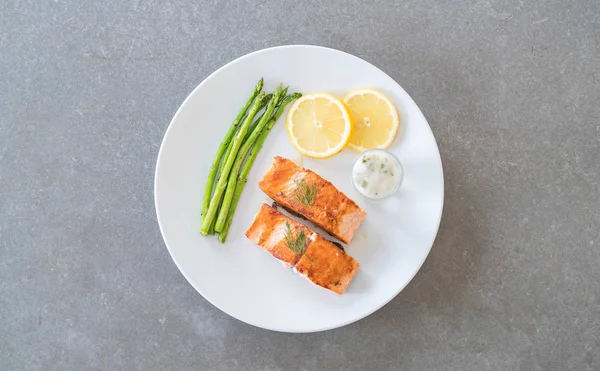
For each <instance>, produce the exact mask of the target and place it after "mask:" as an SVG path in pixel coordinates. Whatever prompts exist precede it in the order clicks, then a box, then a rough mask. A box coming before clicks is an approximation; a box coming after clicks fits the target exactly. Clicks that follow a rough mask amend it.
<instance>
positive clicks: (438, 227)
mask: <svg viewBox="0 0 600 371" xmlns="http://www.w3.org/2000/svg"><path fill="white" fill-rule="evenodd" d="M295 48H311V49H321V50H326V51H330V52H331V51H333V52H337V53H342V54H345V55H346V56H348V57H351V58H355V59H358V60H360V61H362V62H364V63H367V64H368V65H370V66H371V67H373V68H375V69H376V70H377V71H379V72H381V73H382V74H384V75H385V76H386V77H388V78H389V79H390V80H391V81H393V83H394V84H395V85H396V87H397V88H399V89H400V90H401V91H403V92H404V93H405V94H406V95H407V96H408V97H409V98H410V99H411V100H412V102H413V103H414V104H415V106H416V108H417V110H418V112H419V113H420V114H421V116H422V117H423V119H424V120H425V123H426V124H427V129H428V130H429V133H430V134H431V137H432V138H433V141H434V144H435V150H436V153H437V162H438V164H439V166H440V169H441V189H440V191H441V207H440V210H439V215H438V217H437V225H436V228H435V233H434V234H433V238H432V240H431V242H430V243H429V244H428V245H429V247H428V249H427V254H425V255H424V258H423V259H422V261H421V262H420V263H419V265H418V266H417V267H416V269H415V271H414V272H413V273H412V275H411V276H410V279H408V280H407V281H406V283H405V284H404V285H402V286H400V287H399V289H398V290H397V291H396V292H395V293H394V294H393V295H391V296H390V297H389V298H387V299H386V300H383V301H382V302H381V303H380V304H379V305H377V306H375V307H373V308H372V309H371V310H369V311H366V312H365V313H363V314H361V315H359V316H357V317H354V318H353V319H349V320H346V321H344V322H340V323H336V324H333V325H329V326H322V327H320V328H315V329H311V330H293V329H287V330H286V329H282V328H275V327H269V326H264V325H259V324H257V323H253V322H251V321H247V320H242V319H240V318H237V317H236V316H234V315H233V314H231V313H229V311H227V310H225V309H223V308H222V307H221V306H219V305H217V304H216V303H215V302H213V301H212V300H211V299H209V298H207V297H206V296H205V295H204V294H203V293H202V290H201V289H199V288H198V287H196V285H195V284H194V283H193V282H192V281H191V280H190V279H189V278H188V276H187V275H186V274H185V272H184V270H183V269H182V268H181V266H180V263H179V262H178V260H177V258H176V257H175V256H174V254H173V251H172V249H171V248H170V247H169V244H168V242H167V239H166V238H165V235H164V231H163V226H162V223H161V217H160V214H159V211H158V197H157V192H156V189H157V179H158V172H159V165H160V162H161V157H162V154H163V150H164V145H165V142H166V139H167V137H168V136H169V132H170V130H171V129H172V127H173V123H174V122H175V121H176V120H177V118H178V117H179V115H180V114H181V111H182V109H183V108H184V107H185V106H186V104H187V103H188V101H189V100H190V99H191V97H192V96H194V94H195V93H196V91H197V90H199V89H201V88H202V87H203V86H204V84H206V83H207V82H208V81H209V80H210V79H211V78H213V77H214V75H216V74H217V73H218V72H219V71H221V70H223V69H225V68H227V67H230V66H232V65H234V64H236V63H239V62H241V61H242V60H244V59H246V58H249V57H251V56H253V55H256V54H260V53H266V52H269V51H272V50H278V49H295ZM153 183H154V184H153V193H154V209H155V213H156V219H157V222H158V228H159V230H160V234H161V237H162V240H163V243H164V244H165V247H166V248H167V251H168V252H169V255H170V256H171V259H172V260H173V262H174V263H175V266H176V267H177V269H178V270H179V272H180V273H181V274H182V275H183V277H184V278H185V279H186V281H187V282H188V283H189V284H190V285H191V286H192V287H193V288H194V290H196V292H198V293H199V294H200V295H201V296H202V297H203V298H204V299H205V300H206V301H208V302H209V303H210V304H212V305H213V306H214V307H215V308H217V309H219V310H220V311H222V312H223V313H225V314H227V315H228V316H230V317H231V318H235V319H236V320H238V321H240V322H243V323H246V324H249V325H251V326H254V327H257V328H261V329H265V330H269V331H275V332H282V333H299V334H301V333H316V332H323V331H328V330H333V329H337V328H341V327H345V326H347V325H349V324H352V323H354V322H358V321H360V320H362V319H364V318H366V317H368V316H370V315H371V314H373V313H375V312H377V311H378V310H380V309H381V308H383V307H384V306H385V305H387V304H389V302H391V301H392V300H393V299H394V298H396V297H397V296H398V295H399V294H400V293H401V292H402V291H403V290H404V289H405V288H406V287H407V286H408V284H409V283H410V282H412V280H413V279H414V278H415V276H416V275H417V273H418V272H419V271H420V270H421V268H422V267H423V265H424V264H425V261H426V260H427V257H429V254H430V253H431V249H432V248H433V245H434V244H435V240H436V239H437V236H438V233H439V229H440V225H441V221H442V216H443V212H444V204H445V193H446V192H445V177H444V166H443V162H442V156H441V153H440V149H439V146H438V142H437V140H436V138H435V135H434V134H433V130H432V129H431V125H429V121H428V120H427V117H425V115H424V114H423V111H421V107H419V105H418V104H417V102H415V100H414V99H413V97H412V96H411V95H410V94H408V92H407V91H406V90H405V89H404V88H403V87H402V86H401V85H400V84H399V83H398V82H397V81H396V80H395V79H393V78H392V77H391V76H390V75H388V74H387V73H386V72H385V71H383V70H382V69H380V68H379V67H377V66H376V65H374V64H372V63H371V62H369V61H367V60H365V59H363V58H361V57H358V56H356V55H354V54H351V53H348V52H345V51H343V50H339V49H335V48H330V47H325V46H319V45H312V44H285V45H278V46H273V47H268V48H263V49H259V50H256V51H253V52H250V53H247V54H244V55H242V56H239V57H237V58H235V59H233V60H231V61H229V62H227V63H226V64H224V65H223V66H221V67H219V68H218V69H216V70H214V71H213V72H212V73H210V74H209V75H208V76H206V77H205V78H204V79H203V80H202V81H201V82H200V83H199V84H198V85H197V86H196V87H195V88H194V89H193V90H192V91H191V92H190V93H189V94H188V95H187V97H186V98H185V99H184V100H183V102H182V103H181V104H180V105H179V108H177V111H176V112H175V114H174V115H173V118H172V119H171V121H170V122H169V125H168V126H167V129H166V130H165V132H164V134H163V138H162V140H161V144H160V147H159V150H158V155H157V158H156V163H155V169H154V182H153Z"/></svg>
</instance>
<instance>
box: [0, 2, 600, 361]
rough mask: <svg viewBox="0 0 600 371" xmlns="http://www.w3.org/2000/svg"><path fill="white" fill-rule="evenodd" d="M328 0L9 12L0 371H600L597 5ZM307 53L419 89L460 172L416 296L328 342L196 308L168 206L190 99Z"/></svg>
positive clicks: (199, 301)
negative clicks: (339, 56) (172, 133)
mask: <svg viewBox="0 0 600 371" xmlns="http://www.w3.org/2000/svg"><path fill="white" fill-rule="evenodd" d="M318 4H319V2H315V1H305V2H301V1H293V0H285V1H278V2H275V1H272V2H271V1H249V0H248V1H197V0H196V1H191V0H181V1H173V2H170V1H160V0H129V1H117V0H108V1H96V2H87V1H78V0H53V1H52V0H39V1H34V0H4V1H1V2H0V369H2V370H11V371H12V370H69V371H70V370H145V371H147V370H461V371H468V370H478V371H479V370H599V369H600V269H599V268H600V267H599V266H600V252H599V247H600V236H599V230H600V228H599V224H600V195H599V192H598V191H599V182H600V165H599V163H600V104H599V102H600V72H599V66H600V2H598V1H597V0H580V1H575V0H567V1H564V0H560V1H559V0H531V1H529V0H528V1H524V0H509V1H501V0H488V1H486V0H481V1H479V0H467V1H435V0H421V1H416V0H412V1H411V0H407V1H395V2H394V1H373V2H366V1H355V0H351V1H350V0H347V1H328V2H322V4H320V6H319V5H318ZM290 43H309V44H318V45H324V46H330V47H334V48H338V49H342V50H345V51H348V52H350V53H353V54H356V55H358V56H360V57H362V58H364V59H366V60H368V61H371V62H373V63H374V64H376V65H378V66H379V67H381V68H382V69H383V70H384V71H386V72H388V73H389V74H390V75H391V76H392V77H393V78H395V79H396V80H397V81H398V82H400V84H401V85H402V86H403V87H404V88H405V89H406V90H407V91H408V92H409V93H410V94H411V95H412V97H413V98H414V99H415V100H416V102H417V104H419V105H420V107H421V108H422V110H423V112H424V113H425V116H426V117H427V118H428V119H429V122H430V125H431V126H432V129H433V131H434V133H435V136H436V138H437V140H438V143H439V147H440V151H441V154H442V159H443V162H444V166H445V176H446V202H445V210H444V216H443V220H442V225H441V229H440V232H439V235H438V238H437V240H436V243H435V245H434V247H433V250H432V252H431V255H430V256H429V258H428V259H427V261H426V263H425V265H424V266H423V268H422V269H421V271H420V272H419V274H418V275H417V276H416V278H415V279H414V280H413V281H412V282H411V284H410V285H409V286H408V287H407V288H406V289H405V290H404V291H403V292H402V293H401V294H400V295H399V296H398V297H397V298H396V299H395V300H393V301H392V302H391V303H389V304H388V305H387V306H385V307H384V308H383V309H381V310H380V311H378V312H377V313H375V314H373V315H372V316H370V317H368V318H366V319H364V320H362V321H360V322H358V323H355V324H352V325H349V326H347V327H344V328H341V329H337V330H333V331H329V332H324V333H318V334H309V335H292V334H281V333H273V332H268V331H265V330H261V329H257V328H254V327H251V326H249V325H246V324H243V323H240V322H238V321H237V320H235V319H232V318H229V317H228V316H227V315H225V314H224V313H222V312H220V311H219V310H218V309H216V308H214V307H213V306H212V305H210V304H209V303H208V302H206V301H205V300H204V299H203V298H202V297H201V296H200V295H198V294H197V293H196V292H195V291H194V289H193V288H192V287H191V286H190V285H189V284H188V283H187V282H186V281H185V279H184V278H183V276H182V275H181V274H180V273H179V271H178V270H177V268H176V267H175V265H174V264H173V262H172V261H171V259H170V257H169V254H168V252H167V250H166V248H165V246H164V244H163V242H162V239H161V236H160V233H159V230H158V227H157V223H156V219H155V215H154V205H153V195H152V192H153V189H152V184H153V175H154V173H153V172H154V165H155V159H156V155H157V152H158V147H159V145H160V141H161V139H162V136H163V134H164V131H165V129H166V127H167V125H168V123H169V121H170V119H171V117H172V115H173V114H174V112H175V110H176V109H177V108H178V106H179V104H180V103H181V102H182V101H183V99H184V98H185V97H186V96H187V94H188V93H189V92H190V91H191V90H192V89H193V88H194V87H195V86H196V85H197V84H198V83H200V81H202V80H203V79H204V78H205V77H206V76H208V75H209V74H210V73H211V72H212V71H213V70H215V69H216V68H218V67H220V66H221V65H223V64H224V63H226V62H228V61H230V60H232V59H234V58H236V57H238V56H241V55H243V54H245V53H247V52H251V51H254V50H257V49H261V48H264V47H268V46H274V45H280V44H290Z"/></svg>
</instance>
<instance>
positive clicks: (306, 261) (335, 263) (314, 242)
mask: <svg viewBox="0 0 600 371" xmlns="http://www.w3.org/2000/svg"><path fill="white" fill-rule="evenodd" d="M288 226H289V230H288ZM290 231H291V233H292V236H291V237H292V238H293V237H294V236H296V237H297V236H298V235H299V234H300V233H304V236H305V237H306V239H305V241H306V245H305V246H306V249H305V250H304V253H303V254H297V253H295V252H294V251H292V250H291V249H290V248H289V247H288V244H287V242H286V235H288V234H289V232H290ZM246 237H248V238H249V239H250V240H251V241H252V242H254V243H255V244H257V245H258V246H260V247H261V248H263V249H264V250H265V251H267V252H268V253H270V254H271V255H273V256H274V257H275V258H277V259H279V260H280V261H282V262H283V263H284V264H285V265H287V266H288V267H291V268H293V269H294V271H296V272H297V273H299V274H300V275H302V276H304V277H306V278H307V279H308V280H309V281H311V282H312V283H314V284H315V285H318V286H321V287H324V288H326V289H328V290H331V291H333V292H335V293H337V294H339V295H341V294H343V293H344V291H346V289H347V288H348V286H349V285H350V282H351V281H352V278H353V277H354V275H355V274H356V271H357V270H358V267H359V264H358V263H357V262H356V260H354V258H352V257H351V256H350V255H348V254H346V253H345V252H344V251H343V250H342V249H340V248H338V247H337V246H336V245H334V244H333V243H332V242H331V241H328V240H327V239H325V238H323V237H321V236H320V235H319V234H318V233H316V232H314V231H313V230H311V229H310V228H308V227H306V226H305V225H303V224H300V223H298V222H296V221H294V220H292V219H290V218H288V217H287V216H285V215H283V214H282V213H280V212H279V211H278V210H277V209H275V208H273V207H271V206H269V205H267V204H263V205H262V206H261V208H260V211H259V212H258V214H256V217H255V218H254V221H253V222H252V225H251V226H250V228H248V230H247V231H246ZM288 237H289V235H288Z"/></svg>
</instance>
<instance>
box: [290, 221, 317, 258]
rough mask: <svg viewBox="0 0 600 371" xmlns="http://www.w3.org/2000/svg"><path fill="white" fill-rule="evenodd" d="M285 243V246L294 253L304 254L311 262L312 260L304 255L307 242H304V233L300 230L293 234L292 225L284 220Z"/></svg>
mask: <svg viewBox="0 0 600 371" xmlns="http://www.w3.org/2000/svg"><path fill="white" fill-rule="evenodd" d="M285 244H286V246H287V248H288V249H290V250H292V252H293V253H294V254H298V255H304V256H306V258H307V259H308V260H310V261H311V262H312V261H313V260H312V259H311V258H310V256H308V255H306V249H307V248H308V243H307V242H306V233H304V231H302V230H301V231H300V232H299V233H298V234H297V235H295V236H294V232H292V227H291V226H290V223H288V222H285Z"/></svg>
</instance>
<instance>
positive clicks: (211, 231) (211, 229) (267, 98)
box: [206, 93, 273, 235]
mask: <svg viewBox="0 0 600 371" xmlns="http://www.w3.org/2000/svg"><path fill="white" fill-rule="evenodd" d="M272 96H273V94H271V93H269V94H267V95H265V98H264V99H263V101H262V103H261V104H260V106H259V107H258V111H260V110H261V109H263V108H264V107H265V106H266V105H267V103H268V102H269V101H270V100H271V97H272ZM262 116H263V115H262V114H261V115H260V116H259V118H258V119H256V120H255V121H254V123H253V124H252V125H254V126H256V125H255V124H256V123H257V122H258V121H259V120H260V118H261V117H262ZM252 128H253V126H250V128H248V132H247V133H246V136H245V138H244V141H245V140H246V138H248V137H249V136H250V131H251V130H252ZM230 150H231V146H229V147H228V148H227V150H226V151H225V154H224V157H223V161H221V165H220V167H219V171H218V172H217V179H216V182H217V183H218V182H219V179H220V178H221V173H222V171H221V168H222V167H223V166H224V164H225V163H226V162H227V157H228V156H229V153H230ZM219 210H220V206H219ZM217 215H218V214H217ZM216 223H217V219H215V218H213V221H212V223H210V226H209V227H208V232H207V233H206V234H208V235H213V234H215V224H216Z"/></svg>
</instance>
